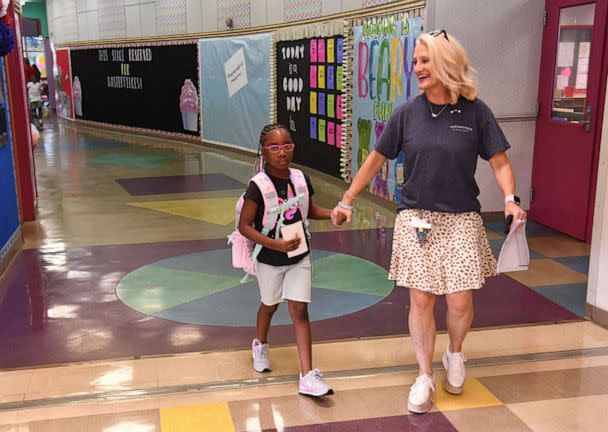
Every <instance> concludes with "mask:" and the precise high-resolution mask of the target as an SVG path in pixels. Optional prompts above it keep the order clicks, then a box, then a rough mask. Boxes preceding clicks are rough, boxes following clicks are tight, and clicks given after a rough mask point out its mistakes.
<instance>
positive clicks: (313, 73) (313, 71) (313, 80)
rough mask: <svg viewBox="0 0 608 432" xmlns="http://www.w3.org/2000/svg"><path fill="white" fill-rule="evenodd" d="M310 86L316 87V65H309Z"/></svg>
mask: <svg viewBox="0 0 608 432" xmlns="http://www.w3.org/2000/svg"><path fill="white" fill-rule="evenodd" d="M310 88H311V89H313V88H317V67H316V66H311V67H310Z"/></svg>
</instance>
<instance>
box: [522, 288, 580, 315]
mask: <svg viewBox="0 0 608 432" xmlns="http://www.w3.org/2000/svg"><path fill="white" fill-rule="evenodd" d="M533 289H534V291H536V292H537V293H539V294H541V295H543V296H545V297H546V298H548V299H549V300H552V301H554V302H555V303H557V304H559V305H560V306H563V307H565V308H566V309H568V310H569V311H570V312H572V313H575V314H576V315H578V316H580V317H582V316H584V315H585V304H586V302H587V284H568V285H550V286H544V287H536V288H533Z"/></svg>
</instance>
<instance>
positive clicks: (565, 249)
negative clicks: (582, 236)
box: [528, 236, 591, 258]
mask: <svg viewBox="0 0 608 432" xmlns="http://www.w3.org/2000/svg"><path fill="white" fill-rule="evenodd" d="M528 245H529V246H530V248H531V249H534V250H535V251H537V252H540V253H541V254H543V255H544V256H546V257H550V258H557V257H564V256H588V255H589V253H590V251H591V245H590V244H587V243H585V242H582V241H579V240H575V239H573V238H570V237H562V236H550V237H530V238H528Z"/></svg>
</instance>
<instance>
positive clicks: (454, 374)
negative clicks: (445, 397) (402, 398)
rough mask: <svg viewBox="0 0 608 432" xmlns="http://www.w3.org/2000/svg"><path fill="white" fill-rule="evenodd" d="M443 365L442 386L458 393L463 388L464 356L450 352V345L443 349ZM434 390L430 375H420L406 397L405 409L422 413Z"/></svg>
mask: <svg viewBox="0 0 608 432" xmlns="http://www.w3.org/2000/svg"><path fill="white" fill-rule="evenodd" d="M442 361H443V367H444V368H445V371H446V376H445V380H444V381H443V388H444V389H445V391H447V392H448V393H451V394H454V395H459V394H461V393H462V391H463V389H464V381H465V378H466V370H465V367H464V362H466V361H467V359H466V357H465V356H464V354H463V353H461V352H455V353H453V352H451V351H450V346H449V345H448V347H447V348H446V349H445V353H444V354H443V359H442ZM434 391H435V382H434V380H433V377H432V376H430V375H420V376H419V377H418V378H416V382H415V383H414V385H413V386H412V388H411V389H410V395H409V397H408V398H407V409H408V410H409V411H411V412H413V413H417V414H423V413H426V412H428V411H430V409H431V399H432V398H433V392H434Z"/></svg>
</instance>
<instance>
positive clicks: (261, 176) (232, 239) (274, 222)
mask: <svg viewBox="0 0 608 432" xmlns="http://www.w3.org/2000/svg"><path fill="white" fill-rule="evenodd" d="M289 177H290V179H291V183H292V184H293V186H294V188H295V189H296V190H295V196H294V197H293V198H290V199H288V200H286V201H285V202H283V204H282V205H279V196H278V195H277V191H276V189H275V187H274V184H273V183H272V180H270V178H269V177H268V176H267V175H266V173H265V172H264V171H261V172H259V173H257V174H256V175H255V176H253V178H252V179H251V180H250V181H253V182H255V184H256V185H257V186H258V188H259V189H260V192H261V193H262V197H263V198H264V216H263V218H262V227H263V228H262V234H263V235H268V233H269V232H270V231H271V230H272V229H273V228H274V227H276V233H275V238H279V234H280V229H281V226H282V225H283V221H284V220H285V212H286V211H287V210H289V208H290V207H292V206H293V205H295V204H297V205H298V207H299V208H300V213H301V214H302V222H303V223H304V227H308V219H307V218H308V206H309V202H310V195H309V192H308V186H307V184H306V179H305V178H304V173H303V172H302V171H300V170H298V169H295V168H289ZM243 195H244V194H243ZM243 195H241V197H240V198H239V200H238V201H237V203H236V219H235V229H234V231H233V233H232V234H230V235H229V236H228V244H232V266H233V267H234V268H242V269H243V270H245V273H246V274H245V276H244V277H243V280H242V281H241V282H246V281H247V279H248V275H255V262H256V258H257V256H258V254H259V253H260V250H261V249H262V245H259V244H256V245H254V243H253V242H252V241H251V240H249V239H247V238H245V237H243V235H242V234H241V233H240V232H239V220H240V218H241V209H242V208H243V201H244V198H243ZM306 231H307V234H308V230H306Z"/></svg>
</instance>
